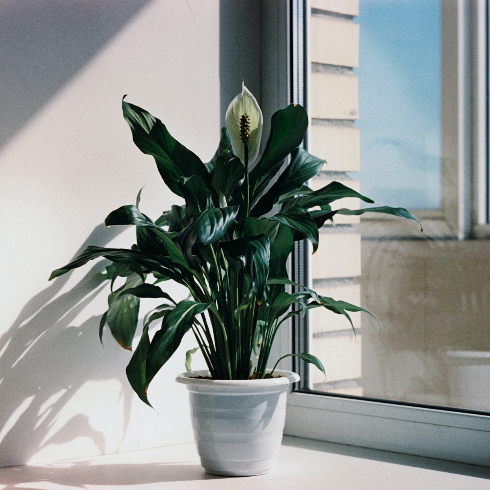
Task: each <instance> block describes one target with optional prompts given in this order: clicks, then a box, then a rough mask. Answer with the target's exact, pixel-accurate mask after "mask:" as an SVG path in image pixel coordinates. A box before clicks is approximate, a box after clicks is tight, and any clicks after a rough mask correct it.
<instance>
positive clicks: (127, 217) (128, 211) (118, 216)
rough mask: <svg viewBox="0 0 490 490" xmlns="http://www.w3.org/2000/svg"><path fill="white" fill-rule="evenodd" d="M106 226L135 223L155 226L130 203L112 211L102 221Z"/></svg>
mask: <svg viewBox="0 0 490 490" xmlns="http://www.w3.org/2000/svg"><path fill="white" fill-rule="evenodd" d="M104 223H105V225H106V226H114V225H136V226H155V224H154V223H153V221H152V220H151V219H150V218H148V216H145V215H144V214H143V213H141V212H140V210H139V209H138V208H137V207H136V206H134V205H133V204H130V205H128V206H121V207H120V208H118V209H116V210H115V211H112V213H110V214H109V215H108V216H107V218H106V219H105V221H104Z"/></svg>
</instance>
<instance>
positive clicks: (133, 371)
mask: <svg viewBox="0 0 490 490" xmlns="http://www.w3.org/2000/svg"><path fill="white" fill-rule="evenodd" d="M149 348H150V337H149V335H148V327H147V326H146V327H144V328H143V334H142V335H141V339H140V341H139V343H138V347H136V350H135V351H134V354H133V356H132V357H131V360H130V361H129V364H128V365H127V367H126V376H127V378H128V381H129V384H130V385H131V387H132V388H133V390H134V391H135V393H136V394H137V395H138V396H139V397H140V399H141V400H142V401H144V402H145V403H146V404H147V405H149V406H150V407H151V404H150V402H149V401H148V396H147V395H148V383H147V382H146V358H147V356H148V350H149Z"/></svg>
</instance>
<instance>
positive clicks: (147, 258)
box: [49, 228, 185, 282]
mask: <svg viewBox="0 0 490 490" xmlns="http://www.w3.org/2000/svg"><path fill="white" fill-rule="evenodd" d="M155 229H156V230H157V228H155ZM170 241H171V240H170ZM172 245H173V243H172ZM174 247H175V245H174ZM175 248H176V247H175ZM176 250H177V252H178V253H179V254H180V251H179V250H178V249H177V248H176ZM180 255H181V256H182V254H180ZM100 257H105V258H106V259H109V260H112V261H113V262H118V263H123V264H130V266H131V267H135V266H138V267H143V268H145V269H147V270H149V271H154V272H158V273H160V274H162V275H163V276H168V277H171V278H172V279H174V280H175V281H177V282H181V278H180V277H179V275H178V274H176V273H175V271H174V269H173V264H172V263H171V262H170V261H169V259H167V258H166V257H161V256H155V255H152V254H149V253H146V252H141V251H138V250H128V249H124V248H104V247H94V246H92V245H90V246H88V247H87V248H86V249H85V250H84V251H83V252H82V253H81V254H80V255H79V256H78V257H76V259H75V260H74V261H73V262H70V263H69V264H67V265H65V266H64V267H62V268H61V269H56V270H55V271H53V272H52V273H51V276H50V278H49V280H51V279H53V278H55V277H58V276H61V275H63V274H66V273H67V272H69V271H70V270H72V269H76V268H78V267H81V266H83V265H85V264H86V263H87V262H89V261H90V260H94V259H97V258H100ZM182 260H183V259H182ZM183 262H184V264H185V261H184V260H183Z"/></svg>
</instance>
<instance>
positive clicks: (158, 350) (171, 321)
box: [146, 300, 211, 385]
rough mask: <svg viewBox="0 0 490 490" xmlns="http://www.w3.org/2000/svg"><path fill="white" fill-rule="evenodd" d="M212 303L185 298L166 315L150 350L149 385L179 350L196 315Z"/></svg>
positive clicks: (147, 364) (148, 360)
mask: <svg viewBox="0 0 490 490" xmlns="http://www.w3.org/2000/svg"><path fill="white" fill-rule="evenodd" d="M210 304H211V303H196V302H195V301H190V300H184V301H181V302H180V303H178V304H177V306H176V307H175V308H174V309H173V310H172V311H170V312H169V313H168V314H167V315H166V316H165V317H164V319H163V322H162V327H161V328H160V329H159V330H158V331H157V332H156V333H155V336H154V337H153V339H152V341H151V344H150V349H149V351H148V357H147V360H146V382H147V385H149V384H150V382H151V380H152V379H153V377H154V376H155V375H156V374H157V372H158V371H159V370H160V368H161V367H162V366H163V365H164V364H165V363H166V362H167V361H168V360H169V359H170V357H171V356H172V354H173V353H174V352H175V351H176V350H177V347H178V346H179V345H180V342H181V341H182V338H183V337H184V335H185V334H186V332H187V331H188V330H189V328H190V327H191V325H192V323H193V321H194V317H195V316H196V315H198V314H200V313H203V312H204V311H206V310H207V309H208V308H209V306H210Z"/></svg>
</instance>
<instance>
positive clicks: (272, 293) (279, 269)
mask: <svg viewBox="0 0 490 490" xmlns="http://www.w3.org/2000/svg"><path fill="white" fill-rule="evenodd" d="M293 248H294V241H293V232H292V230H291V229H290V228H288V227H287V226H285V225H280V226H279V231H278V233H277V236H276V238H275V240H274V241H273V242H271V258H270V267H269V269H270V270H269V278H271V277H272V278H274V277H285V276H287V274H288V271H287V263H288V258H289V255H290V254H291V252H292V251H293ZM268 283H269V284H271V283H270V279H269V280H268ZM284 289H285V288H284V285H283V284H275V285H272V287H270V288H269V301H270V302H273V301H274V299H275V298H276V297H277V296H278V295H279V294H281V293H282V292H283V291H284Z"/></svg>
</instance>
